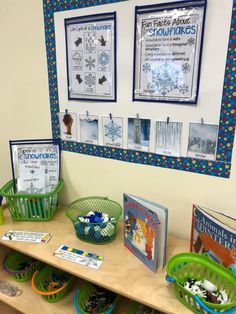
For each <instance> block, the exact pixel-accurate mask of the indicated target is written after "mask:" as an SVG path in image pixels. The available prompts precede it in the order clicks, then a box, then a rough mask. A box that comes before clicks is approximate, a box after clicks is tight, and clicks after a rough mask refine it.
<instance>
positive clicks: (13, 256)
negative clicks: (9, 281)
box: [3, 252, 43, 282]
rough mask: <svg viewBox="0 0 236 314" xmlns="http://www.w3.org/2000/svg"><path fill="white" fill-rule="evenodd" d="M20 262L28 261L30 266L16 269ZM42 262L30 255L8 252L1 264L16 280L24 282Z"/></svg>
mask: <svg viewBox="0 0 236 314" xmlns="http://www.w3.org/2000/svg"><path fill="white" fill-rule="evenodd" d="M22 263H29V264H30V267H29V268H26V269H24V270H17V268H18V266H19V265H20V264H22ZM42 265H43V263H41V262H40V261H37V260H35V259H33V258H32V257H30V256H27V255H24V254H22V253H19V252H10V253H9V254H8V255H7V256H6V258H5V260H4V262H3V266H4V269H5V270H6V272H8V273H9V274H10V275H12V276H13V278H14V279H15V280H16V281H18V282H25V281H28V280H30V279H31V278H32V276H33V274H34V272H35V271H36V270H38V269H40V268H41V267H42Z"/></svg>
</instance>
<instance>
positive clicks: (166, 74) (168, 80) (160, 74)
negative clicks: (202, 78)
mask: <svg viewBox="0 0 236 314" xmlns="http://www.w3.org/2000/svg"><path fill="white" fill-rule="evenodd" d="M178 75H179V71H177V70H176V69H175V68H173V67H172V66H171V65H170V64H168V63H164V64H163V65H161V66H159V67H158V68H156V69H155V70H153V71H152V87H154V86H155V90H156V91H158V92H159V93H160V94H161V95H162V96H165V95H166V94H168V93H170V92H171V91H173V90H174V89H176V88H178Z"/></svg>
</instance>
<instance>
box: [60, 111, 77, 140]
mask: <svg viewBox="0 0 236 314" xmlns="http://www.w3.org/2000/svg"><path fill="white" fill-rule="evenodd" d="M58 116H59V123H60V130H61V139H62V140H65V141H74V142H77V114H76V113H71V112H70V113H69V112H68V111H67V110H66V111H65V112H60V113H59V114H58Z"/></svg>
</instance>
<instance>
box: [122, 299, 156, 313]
mask: <svg viewBox="0 0 236 314" xmlns="http://www.w3.org/2000/svg"><path fill="white" fill-rule="evenodd" d="M140 306H143V307H144V310H145V313H150V314H162V312H159V311H158V310H154V309H151V308H150V307H148V306H146V305H142V304H141V303H138V302H135V301H133V302H131V305H130V307H129V309H128V312H127V314H137V313H140V312H138V311H139V307H140ZM148 311H149V312H148Z"/></svg>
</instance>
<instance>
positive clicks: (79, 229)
mask: <svg viewBox="0 0 236 314" xmlns="http://www.w3.org/2000/svg"><path fill="white" fill-rule="evenodd" d="M91 211H93V212H99V213H104V214H107V215H108V216H109V217H110V219H112V220H109V221H107V222H99V223H87V222H80V221H78V219H77V217H82V216H86V215H87V214H88V213H89V212H91ZM65 213H66V216H67V217H68V218H69V219H70V220H71V222H72V223H73V225H74V228H75V232H76V235H77V237H78V238H79V239H80V240H82V241H85V242H88V243H92V244H106V243H109V242H111V241H113V240H114V239H115V237H116V229H117V223H118V220H119V218H120V216H121V214H122V207H121V205H120V204H119V203H117V202H115V201H112V200H110V199H109V198H107V197H100V196H91V197H84V198H80V199H78V200H76V201H74V202H73V203H71V204H70V205H69V206H68V207H67V208H66V211H65Z"/></svg>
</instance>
